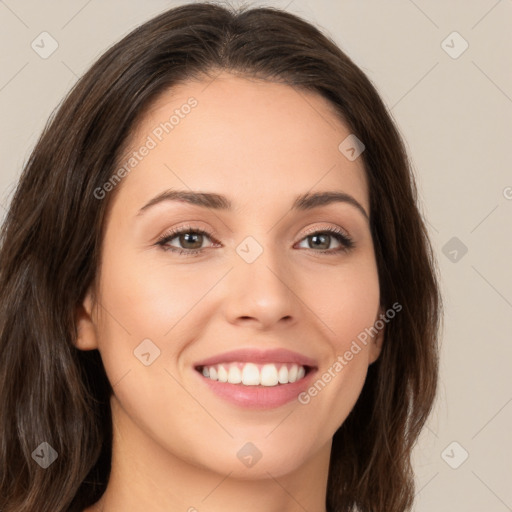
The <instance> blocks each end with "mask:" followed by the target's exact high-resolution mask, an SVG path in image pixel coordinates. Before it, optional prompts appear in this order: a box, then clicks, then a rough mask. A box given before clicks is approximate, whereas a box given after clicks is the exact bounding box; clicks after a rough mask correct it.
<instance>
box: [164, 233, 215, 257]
mask: <svg viewBox="0 0 512 512" xmlns="http://www.w3.org/2000/svg"><path fill="white" fill-rule="evenodd" d="M204 237H207V238H211V237H212V235H211V234H210V233H208V232H207V231H204V230H203V229H196V228H191V227H183V228H180V229H176V230H173V231H171V232H167V233H165V234H164V235H162V237H160V238H159V240H158V242H157V245H160V246H162V248H163V249H164V250H166V251H172V252H176V253H178V254H187V255H193V254H198V253H200V252H202V251H203V249H204V248H203V247H202V245H203V241H204ZM174 239H177V240H178V242H179V243H180V244H181V245H182V248H180V247H175V246H173V245H171V242H172V241H173V240H174Z"/></svg>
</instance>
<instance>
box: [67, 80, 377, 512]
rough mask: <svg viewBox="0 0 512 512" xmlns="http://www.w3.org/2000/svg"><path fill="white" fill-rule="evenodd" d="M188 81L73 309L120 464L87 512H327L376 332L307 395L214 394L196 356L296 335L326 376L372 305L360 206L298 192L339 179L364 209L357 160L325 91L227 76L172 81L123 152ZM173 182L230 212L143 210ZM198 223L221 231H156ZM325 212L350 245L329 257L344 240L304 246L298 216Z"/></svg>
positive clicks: (372, 315)
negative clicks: (252, 399)
mask: <svg viewBox="0 0 512 512" xmlns="http://www.w3.org/2000/svg"><path fill="white" fill-rule="evenodd" d="M191 96H193V97H194V98H196V99H197V101H198V105H197V107H195V108H194V109H192V110H191V112H190V114H188V115H187V116H186V117H185V118H184V119H181V120H180V123H179V124H178V125H177V126H175V128H174V129H173V131H172V132H170V133H169V134H167V135H165V136H164V137H163V139H162V141H160V142H159V143H158V145H157V146H156V147H155V148H154V149H152V150H151V151H149V154H148V155H147V156H146V157H144V159H143V160H142V161H141V162H140V163H138V165H137V166H136V167H134V168H133V169H132V171H131V172H130V173H129V174H127V175H126V176H125V177H124V178H123V180H122V182H121V184H119V185H118V189H116V191H115V195H114V196H113V197H112V198H111V199H112V202H111V204H110V208H109V213H108V216H107V219H106V230H105V234H104V240H103V248H102V259H101V266H100V269H99V279H98V282H99V286H98V289H97V290H95V292H96V293H95V294H94V293H93V292H94V290H93V289H91V290H90V292H89V294H88V295H87V297H86V298H85V300H84V302H83V305H82V306H81V307H80V309H79V310H78V311H77V316H78V323H79V336H78V339H77V341H76V345H77V347H78V348H80V349H82V350H91V349H98V350H99V351H100V353H101V357H102V360H103V363H104V366H105V370H106V372H107V375H108V378H109V380H110V382H111V383H112V385H113V386H114V394H113V395H112V397H111V406H112V415H113V426H114V427H113V428H114V440H113V457H112V472H111V479H110V481H109V484H108V487H107V490H106V492H105V494H104V495H103V497H102V499H101V500H100V501H99V502H98V503H97V504H96V506H94V507H91V508H89V509H88V512H92V511H93V510H103V511H104V512H113V511H116V510H123V511H136V510H137V511H138V510H151V511H154V512H159V511H169V510H173V511H181V510H182V511H189V512H194V511H195V510H197V511H199V512H203V511H205V512H206V511H208V512H219V511H221V510H222V512H230V511H235V510H236V511H238V510H240V509H243V510H246V511H251V512H278V511H279V512H283V511H284V512H292V511H294V512H295V511H299V510H300V511H303V510H304V509H306V510H308V511H310V512H325V510H326V509H325V497H326V485H327V477H328V464H329V456H330V448H331V443H332V436H333V435H334V433H335V432H336V430H337V429H338V427H339V426H340V425H341V424H342V423H343V421H344V420H345V418H346V417H347V415H348V414H349V412H350V411H351V409H352V408H353V406H354V404H355V402H356V400H357V398H358V397H359V394H360V392H361V390H362V386H363V384H364V381H365V378H366V374H367V370H368V366H369V365H370V364H371V363H373V362H374V361H375V360H376V359H377V358H378V356H379V354H380V351H381V349H382V341H383V335H384V330H381V331H379V334H378V335H376V336H374V337H373V339H370V342H369V343H368V344H367V345H361V347H362V350H361V351H360V352H359V353H358V354H357V355H355V356H354V358H353V359H352V360H351V361H350V362H349V363H348V364H347V365H346V366H345V367H344V368H343V370H342V371H341V372H339V373H338V374H337V375H336V377H335V378H332V380H331V382H329V383H328V384H327V385H326V386H325V388H324V389H323V390H322V391H321V392H320V393H318V395H317V396H316V397H314V398H312V399H311V401H310V402H309V403H308V404H307V405H303V404H300V403H298V401H296V400H294V401H292V402H290V403H288V404H285V405H284V406H281V407H277V408H275V409H269V410H247V409H243V408H241V407H237V406H235V405H232V404H230V403H227V402H225V401H224V400H222V399H221V398H219V397H217V396H216V395H214V394H213V393H212V392H211V391H210V390H209V389H208V388H207V387H206V386H205V385H204V383H203V382H201V380H199V379H198V375H197V373H196V370H194V368H193V364H194V363H195V362H197V361H199V360H200V359H204V358H206V357H210V356H212V355H215V354H219V353H222V352H225V351H228V350H233V349H236V348H240V347H251V348H286V349H290V350H293V351H297V352H300V353H302V354H305V355H307V356H309V357H312V358H314V359H316V360H317V362H318V375H319V376H320V375H321V374H322V373H323V372H325V371H327V369H328V368H329V367H332V365H333V363H334V362H335V361H336V359H337V357H338V355H342V354H344V353H345V351H347V350H348V349H349V348H350V345H351V343H352V341H353V340H355V339H356V337H357V335H358V334H359V333H361V332H362V331H364V329H365V328H369V327H371V326H372V325H373V324H374V323H375V321H376V320H378V319H379V314H381V313H382V312H383V309H381V308H380V307H379V298H380V290H379V282H378V274H377V267H376V261H375V255H374V247H373V242H372V237H371V233H370V227H369V223H368V220H367V219H366V218H365V216H364V215H363V214H362V213H361V212H360V211H359V210H358V209H357V208H355V207H354V206H352V205H350V204H348V203H332V204H329V205H324V206H320V207H317V208H315V209H313V210H309V211H302V212H292V211H291V205H292V201H293V199H294V198H295V196H296V195H298V194H303V193H306V192H311V193H313V192H318V191H338V192H339V191H343V192H345V193H347V194H350V195H351V196H353V197H354V198H355V199H356V200H357V201H358V202H359V203H360V204H361V205H362V206H363V208H364V209H365V211H366V212H367V213H368V214H370V211H369V195H368V184H367V181H366V175H365V170H364V167H363V163H362V161H361V158H357V159H356V160H354V161H349V160H348V159H347V158H345V156H344V155H343V154H342V153H341V152H340V151H339V150H338V145H339V144H340V142H341V141H342V140H344V139H345V138H346V137H347V136H348V135H349V134H350V130H349V129H348V128H347V127H346V126H345V125H344V124H343V123H342V122H341V120H340V119H339V117H338V116H337V115H336V114H335V112H334V110H333V109H332V107H331V105H330V104H329V103H328V102H327V101H326V100H325V99H323V98H322V97H320V96H318V95H316V94H314V93H311V92H308V93H306V92H303V91H301V92H300V93H299V92H298V91H297V90H295V89H294V88H292V87H289V86H287V85H284V84H277V83H269V82H263V81H258V80H255V79H249V78H244V77H241V76H235V75H232V74H228V73H222V74H221V75H220V76H218V77H217V78H216V79H215V80H213V81H212V80H211V79H209V80H206V79H205V80H204V81H203V80H201V81H193V82H192V81H191V82H187V83H185V84H182V85H180V86H179V87H175V88H173V89H172V90H171V91H168V92H166V93H165V94H164V95H163V96H161V97H160V98H159V100H158V101H157V102H156V103H155V104H154V105H153V106H152V108H151V110H150V111H148V112H147V113H146V114H145V116H144V118H143V119H142V121H141V122H140V123H139V126H138V127H137V130H136V131H135V132H134V134H133V140H132V144H131V149H132V150H135V149H137V148H140V147H141V146H142V145H143V144H144V143H145V141H146V140H147V137H148V135H150V134H151V133H152V131H153V130H154V129H155V127H156V126H158V125H159V123H161V122H163V121H165V120H168V119H169V117H170V115H172V113H173V110H174V109H176V108H180V106H182V105H183V104H184V103H186V101H187V99H188V98H189V97H191ZM171 188H177V189H186V190H188V189H191V190H194V191H201V192H215V193H219V194H223V195H225V196H226V197H227V198H228V199H230V200H231V201H232V202H233V204H234V209H233V211H220V210H219V211H216V210H213V209H208V208H202V207H200V206H197V205H190V204H186V203H184V202H177V201H173V202H171V201H168V202H163V203H160V204H158V205H155V206H153V207H152V208H148V209H147V210H146V211H145V212H144V213H143V214H142V215H140V216H138V215H137V213H138V212H139V210H140V208H141V207H142V206H143V205H145V204H146V203H147V202H148V201H149V200H151V199H152V198H153V197H155V196H157V195H159V194H161V193H162V192H164V191H166V190H168V189H171ZM108 199H109V198H108V197H107V198H106V199H105V200H108ZM189 225H190V226H191V227H192V228H201V229H205V230H206V231H209V232H210V233H213V238H209V237H208V236H205V237H203V239H202V240H203V241H202V247H203V248H204V250H203V252H202V253H201V254H199V255H196V256H186V255H180V254H177V253H172V252H170V251H165V250H164V249H163V248H162V247H161V246H159V245H156V240H157V238H158V237H159V236H160V235H162V234H165V233H166V232H168V231H169V230H170V229H171V228H173V227H177V228H180V227H184V226H189ZM329 227H339V228H341V229H342V230H344V231H345V232H346V233H348V234H349V235H350V236H351V237H352V239H353V240H354V243H355V247H354V248H352V249H350V250H349V251H348V252H337V253H336V252H332V254H322V253H320V250H321V249H322V248H328V249H329V250H331V251H335V250H336V249H339V248H340V247H342V245H341V244H340V242H338V241H337V240H336V239H335V238H334V237H331V241H330V245H328V244H329V241H328V240H327V242H326V245H324V246H322V247H321V248H320V249H317V248H315V246H314V245H312V244H309V243H308V241H311V235H310V234H309V233H306V231H308V230H309V229H313V228H315V230H316V231H322V230H323V229H326V228H329ZM248 236H252V237H253V238H254V239H255V240H257V242H258V243H259V244H260V246H261V247H262V249H263V252H262V254H261V255H260V256H259V257H258V258H257V259H256V260H255V261H254V262H252V263H247V261H245V260H244V259H242V258H241V257H240V256H239V254H238V253H237V252H236V248H237V246H238V245H239V244H240V243H241V242H242V241H243V240H244V239H245V238H246V237H248ZM180 242H181V244H180ZM184 243H185V245H184ZM170 245H172V246H174V247H176V248H182V249H183V248H185V249H186V248H187V247H201V241H199V242H195V245H194V244H191V243H189V245H186V242H184V241H183V237H182V238H181V240H180V237H179V236H178V237H175V238H174V239H173V241H172V242H171V243H170ZM189 250H190V249H189ZM147 338H149V339H151V340H152V342H153V343H154V344H155V345H156V346H158V348H159V349H160V351H161V353H160V356H159V357H158V358H157V359H155V360H154V362H153V363H152V364H150V365H149V366H145V365H144V364H142V363H141V362H140V361H139V360H138V359H137V358H136V357H135V356H134V354H133V351H134V349H135V348H136V347H137V346H138V345H139V344H140V343H141V341H142V340H144V339H147ZM248 441H250V442H252V443H253V444H254V445H256V446H257V447H258V449H259V451H260V452H261V454H262V457H261V459H260V460H259V461H258V462H257V463H256V464H255V465H253V466H252V467H246V466H245V465H244V464H242V463H241V461H240V460H239V459H238V458H237V452H238V450H240V449H241V448H242V446H244V445H245V443H246V442H248Z"/></svg>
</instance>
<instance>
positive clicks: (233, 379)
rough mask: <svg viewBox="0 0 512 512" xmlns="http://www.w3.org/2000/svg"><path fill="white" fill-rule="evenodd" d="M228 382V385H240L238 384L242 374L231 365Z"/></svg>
mask: <svg viewBox="0 0 512 512" xmlns="http://www.w3.org/2000/svg"><path fill="white" fill-rule="evenodd" d="M228 382H229V383H230V384H240V382H242V372H241V371H240V368H238V366H235V365H233V364H232V365H231V366H230V367H229V372H228Z"/></svg>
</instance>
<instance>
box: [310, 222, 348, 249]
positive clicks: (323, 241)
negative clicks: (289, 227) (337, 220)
mask: <svg viewBox="0 0 512 512" xmlns="http://www.w3.org/2000/svg"><path fill="white" fill-rule="evenodd" d="M333 238H334V239H335V240H336V241H337V242H338V243H339V244H341V247H339V248H338V249H329V246H330V245H331V241H332V239H333ZM308 239H310V240H311V242H310V243H308V247H306V248H307V249H315V250H314V252H319V253H326V254H338V253H340V252H348V251H349V250H350V249H352V248H353V247H354V246H355V244H354V241H353V240H352V238H351V237H350V236H348V235H347V234H346V233H344V232H343V231H341V230H340V229H339V228H327V229H324V230H321V231H313V232H312V233H310V234H308V235H307V236H306V237H305V238H303V240H304V241H306V240H308ZM316 249H321V250H316Z"/></svg>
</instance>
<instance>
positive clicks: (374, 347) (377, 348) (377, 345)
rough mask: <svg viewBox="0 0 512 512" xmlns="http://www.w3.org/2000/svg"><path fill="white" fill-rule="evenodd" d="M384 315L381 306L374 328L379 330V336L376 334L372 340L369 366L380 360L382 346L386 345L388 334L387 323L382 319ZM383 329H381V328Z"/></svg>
mask: <svg viewBox="0 0 512 512" xmlns="http://www.w3.org/2000/svg"><path fill="white" fill-rule="evenodd" d="M383 317H385V315H384V308H383V307H382V306H381V307H380V308H379V313H378V314H377V317H376V318H375V322H374V324H373V326H374V328H375V329H377V334H375V335H374V336H373V337H372V338H373V341H372V344H371V345H370V353H369V360H368V364H369V365H370V364H372V363H374V362H375V361H376V360H377V359H378V358H379V355H380V353H381V352H382V346H383V345H384V336H385V333H386V321H385V320H383V319H382V318H383ZM379 327H381V328H379Z"/></svg>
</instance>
